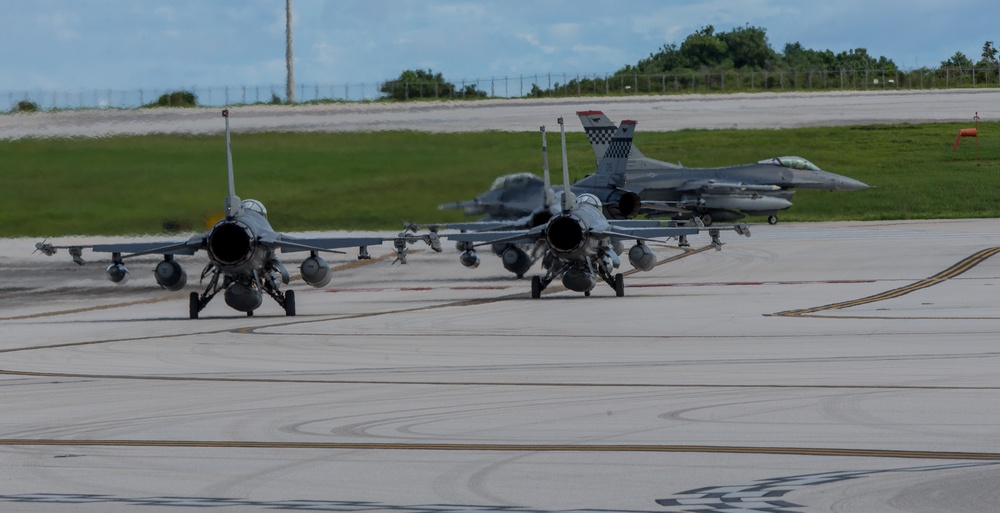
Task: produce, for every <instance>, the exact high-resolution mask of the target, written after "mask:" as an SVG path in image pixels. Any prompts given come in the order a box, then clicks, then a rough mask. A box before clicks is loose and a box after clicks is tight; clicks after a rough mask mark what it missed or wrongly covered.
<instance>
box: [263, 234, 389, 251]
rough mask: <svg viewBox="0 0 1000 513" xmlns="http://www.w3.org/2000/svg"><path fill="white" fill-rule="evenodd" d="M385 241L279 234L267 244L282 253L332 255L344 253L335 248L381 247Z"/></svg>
mask: <svg viewBox="0 0 1000 513" xmlns="http://www.w3.org/2000/svg"><path fill="white" fill-rule="evenodd" d="M383 240H384V239H382V238H380V237H327V238H297V237H289V236H287V235H281V234H278V235H277V237H275V238H274V240H273V241H267V242H269V243H270V244H272V245H274V246H275V247H278V248H281V252H282V253H295V252H297V251H328V252H331V253H342V251H334V250H335V248H354V247H362V246H379V245H381V244H382V241H383ZM262 242H265V241H262Z"/></svg>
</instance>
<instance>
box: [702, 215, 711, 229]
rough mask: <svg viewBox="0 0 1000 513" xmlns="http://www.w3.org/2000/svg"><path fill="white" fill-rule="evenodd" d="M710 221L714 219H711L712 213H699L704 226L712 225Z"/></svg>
mask: <svg viewBox="0 0 1000 513" xmlns="http://www.w3.org/2000/svg"><path fill="white" fill-rule="evenodd" d="M712 221H714V219H712V214H702V215H701V222H702V223H704V225H705V226H712Z"/></svg>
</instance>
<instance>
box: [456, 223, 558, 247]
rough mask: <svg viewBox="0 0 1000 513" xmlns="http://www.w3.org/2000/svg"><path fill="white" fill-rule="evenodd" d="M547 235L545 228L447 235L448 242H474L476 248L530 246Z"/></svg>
mask: <svg viewBox="0 0 1000 513" xmlns="http://www.w3.org/2000/svg"><path fill="white" fill-rule="evenodd" d="M544 233H545V226H538V227H535V228H532V229H530V230H508V231H498V232H468V233H453V234H450V235H447V237H448V240H454V241H458V242H474V243H476V246H483V245H486V244H496V243H503V242H509V243H512V244H530V243H532V242H535V241H536V240H538V239H540V238H541V237H542V235H543V234H544Z"/></svg>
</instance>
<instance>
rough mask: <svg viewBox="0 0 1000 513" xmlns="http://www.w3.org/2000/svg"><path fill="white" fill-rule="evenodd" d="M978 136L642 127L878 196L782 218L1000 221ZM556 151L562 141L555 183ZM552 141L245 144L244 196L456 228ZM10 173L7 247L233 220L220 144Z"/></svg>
mask: <svg viewBox="0 0 1000 513" xmlns="http://www.w3.org/2000/svg"><path fill="white" fill-rule="evenodd" d="M966 125H967V123H966V124H960V123H947V124H927V125H878V126H859V127H839V128H802V129H785V130H713V131H707V130H688V131H680V132H664V133H652V132H648V133H644V132H641V131H640V132H638V133H637V134H636V139H635V144H636V145H637V146H639V147H640V148H641V149H642V151H643V153H645V154H646V155H647V156H650V157H653V158H659V159H661V160H667V161H671V162H676V161H680V162H682V163H683V164H684V165H686V166H722V165H730V164H738V163H746V162H753V161H757V160H760V159H763V158H767V157H774V156H782V155H799V156H803V157H805V158H807V159H809V160H811V161H812V162H814V163H815V164H817V165H819V166H820V167H821V168H823V169H825V170H828V171H832V172H835V173H839V174H843V175H847V176H850V177H851V178H855V179H858V180H861V181H863V182H865V183H868V184H869V185H874V186H875V188H874V189H868V190H864V191H855V192H819V191H799V192H797V193H796V195H795V199H794V200H793V201H794V206H793V207H792V208H791V209H790V210H787V211H784V212H782V213H781V214H780V217H781V219H782V220H783V221H821V220H876V219H933V218H966V217H1000V200H998V198H997V191H998V190H1000V123H981V124H980V126H979V132H980V134H981V137H980V140H979V156H980V161H979V162H977V161H976V158H975V147H976V144H975V143H976V141H975V140H974V139H968V138H966V139H963V141H962V143H961V146H960V148H959V151H958V152H957V153H952V148H951V146H952V144H953V143H954V137H955V134H956V133H957V132H958V129H959V128H964V127H965V126H966ZM993 134H997V135H993ZM567 138H568V151H569V156H570V157H569V158H570V171H571V175H572V176H573V177H574V179H577V178H582V177H583V176H584V175H585V174H587V173H589V172H590V171H592V170H593V166H594V158H593V152H592V151H591V149H590V146H589V144H588V143H587V140H586V137H585V136H584V135H583V134H582V133H571V134H568V135H567ZM558 141H559V136H558V134H554V133H550V134H549V147H550V148H549V149H550V151H549V159H550V162H551V163H552V168H553V170H554V171H556V172H558V169H559V165H560V164H559V159H560V157H559V143H558ZM540 142H541V141H540V136H539V134H538V133H537V132H530V133H506V132H485V133H458V134H430V133H420V132H374V133H364V134H350V133H326V134H323V133H294V134H287V133H281V134H278V133H265V134H237V135H234V136H233V162H234V166H235V169H236V192H237V194H238V195H239V196H240V197H243V198H256V199H258V200H260V201H262V202H263V203H264V204H265V205H267V208H268V210H269V213H270V219H271V224H272V225H273V226H274V227H275V229H277V230H279V231H300V230H342V229H388V230H394V229H396V228H398V227H400V226H401V224H400V222H401V220H403V219H405V220H410V221H416V222H442V221H455V220H461V219H464V217H463V216H462V214H461V213H460V212H454V211H448V212H443V211H439V210H437V205H438V204H440V203H445V202H450V201H457V200H463V199H469V198H472V197H473V196H475V195H477V194H479V193H481V192H483V191H484V190H486V189H487V188H488V187H489V185H490V184H491V183H492V181H493V179H494V178H496V177H497V176H499V175H502V174H507V173H513V172H519V171H531V172H535V173H539V174H540V173H541V155H540V153H541V149H540ZM0 163H2V164H0V165H2V166H3V168H2V171H0V177H2V178H0V180H2V181H0V184H2V186H3V187H2V191H3V201H2V203H0V237H20V236H29V237H45V236H50V237H51V236H59V235H68V234H94V235H97V234H106V235H112V234H126V233H136V234H139V233H142V234H149V233H159V232H162V231H164V226H168V227H172V226H173V227H175V226H179V227H180V228H181V229H184V230H201V229H204V228H205V226H206V222H209V221H210V220H211V219H213V218H215V217H216V216H218V215H220V214H221V210H222V201H223V197H224V196H225V195H226V187H227V186H226V156H225V143H224V139H223V137H222V136H221V135H217V136H199V137H192V136H175V135H150V136H138V137H114V138H105V139H36V140H18V141H0ZM557 181H558V179H557ZM751 221H759V219H751Z"/></svg>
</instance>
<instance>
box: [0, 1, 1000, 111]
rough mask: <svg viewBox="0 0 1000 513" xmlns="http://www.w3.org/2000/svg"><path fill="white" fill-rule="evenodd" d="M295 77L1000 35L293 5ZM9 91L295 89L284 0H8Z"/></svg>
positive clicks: (614, 63)
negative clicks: (735, 33) (712, 47)
mask: <svg viewBox="0 0 1000 513" xmlns="http://www.w3.org/2000/svg"><path fill="white" fill-rule="evenodd" d="M292 8H293V20H294V25H293V27H294V29H293V34H294V41H295V46H294V47H295V78H296V82H297V83H298V84H313V83H316V84H352V83H375V82H381V81H385V80H389V79H392V78H395V77H398V76H399V74H400V72H402V71H403V70H407V69H431V70H433V71H434V72H435V73H437V72H440V73H442V74H443V76H444V78H445V79H446V80H448V81H450V82H454V83H458V82H459V81H461V80H462V79H476V78H489V77H504V76H517V75H533V74H545V73H553V74H561V73H569V74H593V73H599V74H604V73H612V72H614V71H616V70H618V69H620V68H621V67H623V66H624V65H626V64H635V63H636V62H638V61H639V60H640V59H643V58H645V57H648V56H649V55H650V54H652V53H655V52H657V51H658V50H659V49H660V48H662V47H663V45H665V44H670V43H676V44H678V45H679V44H680V43H681V42H682V41H683V40H684V38H685V37H686V36H687V35H689V34H691V33H692V32H695V31H697V30H699V29H700V28H702V27H704V26H706V25H713V26H714V27H715V29H716V31H728V30H731V29H732V28H734V27H739V26H744V25H747V24H749V25H751V26H757V27H762V28H764V29H766V31H767V35H768V40H769V42H770V44H771V47H772V48H773V49H774V50H776V51H779V52H780V51H781V50H782V49H783V48H784V45H785V44H786V43H792V42H800V43H801V44H802V45H803V46H804V47H806V48H811V49H815V50H826V49H830V50H833V51H834V52H835V53H836V52H840V51H846V50H849V49H853V48H867V49H868V52H869V54H871V55H874V56H879V55H885V56H886V57H889V58H891V59H893V60H894V61H895V62H896V64H897V65H898V66H899V67H901V68H903V69H911V68H917V67H921V66H928V67H935V66H938V65H939V64H940V62H941V61H943V60H945V59H947V58H949V57H951V56H952V55H954V54H955V52H956V51H961V52H963V53H965V54H966V55H967V56H969V57H970V58H971V59H972V60H973V61H977V60H979V58H980V56H981V52H982V47H983V43H984V42H986V41H996V42H998V43H1000V23H998V20H1000V2H998V1H996V0H948V1H944V0H838V1H837V2H816V1H805V0H658V1H657V0H634V1H620V2H619V1H609V0H605V1H596V0H493V1H488V0H413V1H410V0H293V7H292ZM0 13H2V16H0V48H3V50H2V52H0V55H2V60H0V70H2V72H0V91H23V90H82V89H87V88H115V89H133V88H171V87H194V86H197V87H220V86H239V85H244V86H249V85H258V86H263V85H271V84H284V81H285V0H31V1H22V0H0Z"/></svg>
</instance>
